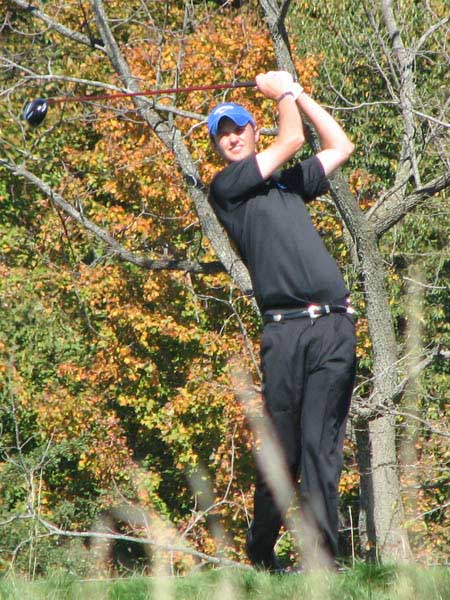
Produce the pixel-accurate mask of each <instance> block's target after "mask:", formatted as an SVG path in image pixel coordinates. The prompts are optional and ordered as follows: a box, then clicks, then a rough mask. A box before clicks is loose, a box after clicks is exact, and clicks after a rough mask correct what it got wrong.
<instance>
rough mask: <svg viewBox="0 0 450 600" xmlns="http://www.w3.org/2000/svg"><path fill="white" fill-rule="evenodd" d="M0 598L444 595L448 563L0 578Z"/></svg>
mask: <svg viewBox="0 0 450 600" xmlns="http://www.w3.org/2000/svg"><path fill="white" fill-rule="evenodd" d="M0 599H1V600H84V599H86V600H150V599H152V600H450V568H448V567H434V568H431V567H430V568H423V567H420V568H419V567H414V566H408V567H379V566H375V565H365V564H361V565H358V566H356V567H355V568H354V569H351V570H349V571H348V572H346V573H345V574H342V575H331V574H325V573H323V572H316V573H311V574H309V575H284V576H273V575H268V574H265V573H257V572H255V571H250V570H249V571H241V570H232V569H216V570H208V571H204V572H200V573H197V574H194V575H188V576H185V577H165V578H157V577H130V578H123V579H116V580H96V581H92V580H80V579H77V578H74V577H72V576H70V575H68V574H65V573H61V574H59V575H55V576H53V577H50V578H48V579H42V580H36V581H32V582H30V581H25V580H23V579H15V578H4V579H3V580H0Z"/></svg>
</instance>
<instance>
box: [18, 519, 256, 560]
mask: <svg viewBox="0 0 450 600" xmlns="http://www.w3.org/2000/svg"><path fill="white" fill-rule="evenodd" d="M30 518H31V517H30ZM38 522H39V523H40V524H41V525H42V526H43V527H45V529H47V531H49V532H50V533H51V534H52V535H58V536H63V537H73V538H88V539H93V538H97V539H102V540H111V541H124V542H133V543H136V544H144V545H147V546H154V547H155V548H158V549H160V550H164V551H166V552H180V553H182V554H189V555H190V556H194V557H195V558H198V559H200V560H204V561H206V562H209V563H211V564H214V565H224V566H229V567H236V568H238V569H246V570H249V569H251V567H250V566H249V565H244V564H242V563H238V562H236V561H234V560H229V559H227V558H222V557H220V558H218V557H215V556H210V555H209V554H205V553H203V552H198V551H197V550H193V549H192V548H188V547H187V546H175V545H173V546H172V545H169V544H161V543H159V542H155V541H154V540H151V539H150V538H145V537H142V538H141V537H137V536H131V535H121V534H118V533H107V532H106V531H105V532H103V531H68V530H66V529H60V528H59V527H56V525H53V524H52V523H50V522H49V521H46V520H45V519H43V518H42V517H39V518H38Z"/></svg>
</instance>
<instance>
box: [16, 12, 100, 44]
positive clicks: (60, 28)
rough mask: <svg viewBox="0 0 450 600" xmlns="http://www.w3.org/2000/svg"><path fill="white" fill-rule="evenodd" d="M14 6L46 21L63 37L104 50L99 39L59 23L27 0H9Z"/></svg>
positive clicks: (50, 27)
mask: <svg viewBox="0 0 450 600" xmlns="http://www.w3.org/2000/svg"><path fill="white" fill-rule="evenodd" d="M11 1H12V2H13V3H14V4H15V5H16V6H18V7H19V8H21V9H22V10H23V11H25V12H27V13H30V14H31V15H33V17H36V18H38V19H40V20H41V21H43V22H44V23H46V24H47V25H48V27H49V29H53V30H54V31H57V32H58V33H60V34H61V35H63V36H64V37H67V38H69V39H71V40H73V41H74V42H78V43H79V44H83V45H84V46H89V47H90V48H93V49H95V50H100V51H101V52H105V48H104V47H103V45H102V44H100V43H99V40H93V39H91V38H89V37H88V36H87V35H83V34H82V33H78V32H77V31H73V30H71V29H69V28H68V27H65V26H64V25H61V23H58V22H57V21H55V20H54V19H52V18H51V17H49V16H48V15H47V14H46V13H44V12H42V11H41V10H39V9H38V8H36V7H35V6H33V5H32V4H31V2H29V1H28V0H11Z"/></svg>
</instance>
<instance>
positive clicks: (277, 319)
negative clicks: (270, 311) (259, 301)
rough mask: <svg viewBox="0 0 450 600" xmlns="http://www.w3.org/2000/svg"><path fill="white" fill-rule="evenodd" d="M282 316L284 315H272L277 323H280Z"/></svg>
mask: <svg viewBox="0 0 450 600" xmlns="http://www.w3.org/2000/svg"><path fill="white" fill-rule="evenodd" d="M282 318H283V315H272V320H273V321H275V323H279V322H280V321H281V319H282Z"/></svg>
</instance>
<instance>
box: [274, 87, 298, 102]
mask: <svg viewBox="0 0 450 600" xmlns="http://www.w3.org/2000/svg"><path fill="white" fill-rule="evenodd" d="M286 96H292V97H293V98H294V92H293V91H292V90H288V91H287V92H284V94H281V96H279V97H278V98H277V103H279V102H281V101H282V100H283V98H286ZM294 100H295V98H294Z"/></svg>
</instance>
